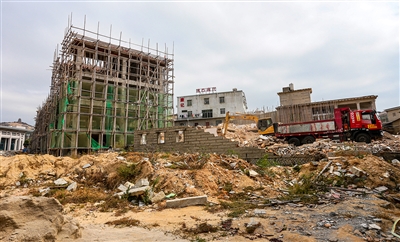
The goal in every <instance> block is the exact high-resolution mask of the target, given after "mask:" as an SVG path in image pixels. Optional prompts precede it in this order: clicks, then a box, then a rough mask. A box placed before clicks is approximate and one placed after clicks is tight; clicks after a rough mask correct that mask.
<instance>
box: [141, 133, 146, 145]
mask: <svg viewBox="0 0 400 242" xmlns="http://www.w3.org/2000/svg"><path fill="white" fill-rule="evenodd" d="M146 141H147V139H146V134H142V136H141V137H140V144H141V145H145V144H146V143H147V142H146Z"/></svg>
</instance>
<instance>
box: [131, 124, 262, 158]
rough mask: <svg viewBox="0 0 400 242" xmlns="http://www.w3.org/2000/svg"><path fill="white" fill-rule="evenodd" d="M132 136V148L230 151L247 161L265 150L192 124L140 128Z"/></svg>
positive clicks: (177, 150)
mask: <svg viewBox="0 0 400 242" xmlns="http://www.w3.org/2000/svg"><path fill="white" fill-rule="evenodd" d="M134 140H135V142H134V146H133V150H134V151H137V152H157V151H159V152H187V153H193V152H199V153H216V154H226V155H232V154H234V155H238V156H239V158H242V159H244V160H247V161H254V160H258V159H260V158H262V157H263V156H264V155H266V154H267V153H266V152H265V150H264V149H259V148H256V147H238V142H232V141H230V140H228V139H226V138H224V137H221V136H214V135H213V134H211V133H208V132H205V131H204V130H202V129H196V128H192V127H171V128H165V129H149V130H140V131H136V132H135V139H134Z"/></svg>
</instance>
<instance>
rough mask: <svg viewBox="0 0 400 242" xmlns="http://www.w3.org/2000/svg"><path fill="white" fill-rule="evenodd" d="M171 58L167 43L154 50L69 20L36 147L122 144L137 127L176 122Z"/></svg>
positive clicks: (63, 151) (65, 150)
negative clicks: (94, 30)
mask: <svg viewBox="0 0 400 242" xmlns="http://www.w3.org/2000/svg"><path fill="white" fill-rule="evenodd" d="M121 35H122V34H121ZM121 35H120V36H121ZM173 63H174V61H173V51H172V52H169V51H168V48H167V47H166V46H165V50H164V51H161V50H159V49H158V45H157V48H156V49H152V48H150V46H147V47H145V46H143V45H136V44H132V43H131V42H130V40H129V42H127V41H123V40H122V39H121V37H120V38H119V39H115V38H112V37H111V32H110V36H105V35H102V34H100V33H98V32H92V31H89V30H87V29H85V28H78V27H75V26H73V25H72V24H69V26H68V28H67V30H66V33H65V36H64V39H63V41H62V43H61V50H60V53H59V54H58V50H56V53H55V56H54V61H53V66H52V79H51V89H50V94H49V96H48V97H47V99H46V101H45V102H44V103H43V104H42V106H41V107H39V108H38V110H37V116H36V125H35V132H34V134H33V136H32V142H31V148H32V151H34V152H37V153H50V154H53V155H67V154H71V155H73V154H77V153H89V152H91V151H93V150H99V149H102V148H104V149H106V148H107V149H108V148H109V147H112V148H124V147H126V146H128V145H130V144H133V138H134V136H133V133H134V131H135V130H142V129H151V128H163V127H170V126H172V125H173V89H174V74H173V72H174V67H173Z"/></svg>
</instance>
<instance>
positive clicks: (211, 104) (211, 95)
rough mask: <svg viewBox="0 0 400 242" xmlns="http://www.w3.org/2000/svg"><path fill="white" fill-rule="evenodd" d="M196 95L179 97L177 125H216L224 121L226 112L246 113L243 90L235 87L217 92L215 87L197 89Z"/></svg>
mask: <svg viewBox="0 0 400 242" xmlns="http://www.w3.org/2000/svg"><path fill="white" fill-rule="evenodd" d="M196 93H197V94H196V95H190V96H180V97H177V114H176V115H177V117H176V120H175V126H197V125H201V126H216V125H218V124H220V123H222V122H223V120H224V118H225V115H226V112H228V111H229V112H230V113H233V114H234V113H236V112H238V113H246V112H247V102H246V96H245V94H244V92H243V91H241V90H237V89H236V88H233V90H232V91H229V92H217V90H216V88H215V87H210V88H201V89H196Z"/></svg>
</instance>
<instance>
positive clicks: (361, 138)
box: [356, 133, 371, 143]
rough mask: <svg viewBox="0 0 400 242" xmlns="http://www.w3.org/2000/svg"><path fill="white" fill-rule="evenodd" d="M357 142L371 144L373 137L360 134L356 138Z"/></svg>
mask: <svg viewBox="0 0 400 242" xmlns="http://www.w3.org/2000/svg"><path fill="white" fill-rule="evenodd" d="M356 141H357V142H365V143H371V137H370V136H369V135H368V134H365V133H360V134H357V136H356Z"/></svg>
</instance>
